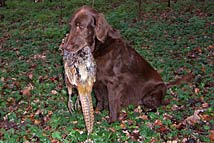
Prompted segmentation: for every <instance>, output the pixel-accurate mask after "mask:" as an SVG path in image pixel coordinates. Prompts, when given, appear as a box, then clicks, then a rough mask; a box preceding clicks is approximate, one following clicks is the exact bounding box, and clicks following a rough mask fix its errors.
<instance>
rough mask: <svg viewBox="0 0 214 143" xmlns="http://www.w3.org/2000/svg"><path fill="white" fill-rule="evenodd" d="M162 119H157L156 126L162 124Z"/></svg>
mask: <svg viewBox="0 0 214 143" xmlns="http://www.w3.org/2000/svg"><path fill="white" fill-rule="evenodd" d="M162 125H163V124H162V121H161V120H155V123H154V126H162Z"/></svg>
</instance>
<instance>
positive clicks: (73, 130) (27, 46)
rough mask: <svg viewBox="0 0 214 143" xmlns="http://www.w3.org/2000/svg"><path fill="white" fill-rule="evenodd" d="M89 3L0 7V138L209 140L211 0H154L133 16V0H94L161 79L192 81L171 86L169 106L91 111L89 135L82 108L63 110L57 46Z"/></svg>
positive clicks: (213, 89)
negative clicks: (112, 117) (117, 115)
mask: <svg viewBox="0 0 214 143" xmlns="http://www.w3.org/2000/svg"><path fill="white" fill-rule="evenodd" d="M90 2H91V1H84V0H72V1H69V0H63V1H62V0H61V1H60V0H56V1H53V2H49V1H48V0H44V2H39V3H34V2H33V1H21V0H7V1H6V4H7V6H6V7H0V21H1V22H0V143H17V142H24V143H32V142H35V143H38V142H41V143H45V142H52V143H58V142H65V143H70V142H74V143H75V142H84V141H86V140H87V139H88V140H91V141H93V142H97V143H101V142H102V143H104V142H106V143H108V142H144V143H158V142H167V143H171V142H172V143H177V142H182V143H201V142H207V143H208V142H214V96H213V95H214V35H213V33H214V16H213V14H214V2H213V1H206V2H196V1H193V0H185V1H178V2H177V3H174V2H172V3H171V8H168V7H167V3H165V2H161V3H156V2H152V1H151V2H148V3H143V5H142V10H141V12H140V15H138V13H139V12H138V3H137V2H136V1H132V0H126V1H125V0H115V1H112V2H109V1H105V0H98V1H95V4H94V6H95V9H97V11H99V12H102V13H104V15H105V16H106V19H107V20H108V22H109V23H110V24H111V25H112V27H114V28H116V29H118V30H120V32H121V35H123V37H124V38H125V39H126V40H127V42H129V43H130V44H131V45H132V46H133V48H135V49H136V50H137V52H138V53H139V54H141V55H142V56H143V57H144V58H145V59H146V60H148V61H149V63H150V64H151V65H152V66H153V67H154V68H155V69H157V70H158V72H159V73H160V74H161V76H162V77H163V79H164V81H166V82H169V81H172V80H174V79H175V78H178V77H181V76H182V75H186V74H189V73H191V74H192V75H193V79H192V80H191V81H190V82H188V83H183V84H181V85H179V86H175V87H172V88H170V89H169V90H168V92H167V96H166V99H167V100H170V104H169V105H167V106H161V107H159V108H158V109H157V111H154V112H146V111H144V108H143V107H133V106H129V107H127V108H124V109H123V110H122V112H121V114H122V115H123V116H124V118H123V120H122V121H118V122H115V123H112V124H109V123H108V118H109V117H108V111H106V110H104V111H102V112H100V113H96V114H95V125H94V130H93V133H92V134H91V135H89V136H87V132H86V129H85V124H84V119H83V115H82V113H81V111H75V112H74V113H73V114H70V113H69V111H68V108H67V100H68V94H67V90H66V87H65V84H64V78H63V65H62V56H61V55H60V51H59V45H60V43H61V39H62V38H63V37H64V36H65V34H66V33H67V32H68V31H69V25H68V21H69V19H70V17H71V15H72V13H73V12H74V11H75V10H76V9H77V8H79V7H80V6H81V5H83V4H87V5H91V4H90ZM74 98H75V97H74ZM73 100H75V99H73ZM93 100H94V106H95V104H96V99H95V98H94V99H93Z"/></svg>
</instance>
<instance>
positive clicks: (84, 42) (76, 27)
mask: <svg viewBox="0 0 214 143" xmlns="http://www.w3.org/2000/svg"><path fill="white" fill-rule="evenodd" d="M109 31H112V28H111V26H110V25H109V24H108V23H107V21H106V20H105V18H104V15H103V14H101V13H98V12H96V11H95V10H94V9H92V8H90V7H88V6H83V7H81V8H80V9H78V10H77V11H76V12H75V13H74V15H73V17H72V18H71V20H70V32H69V35H68V37H67V40H66V41H65V44H64V46H63V48H64V49H65V50H67V51H70V52H77V51H79V50H81V49H82V48H83V47H85V46H89V47H90V48H91V49H92V51H93V50H94V47H95V39H98V40H99V41H100V42H104V41H105V39H106V37H107V35H108V33H109ZM110 33H112V32H110ZM110 35H114V34H110ZM115 35H117V34H115ZM118 35H119V33H118Z"/></svg>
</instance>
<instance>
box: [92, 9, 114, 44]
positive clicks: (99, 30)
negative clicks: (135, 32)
mask: <svg viewBox="0 0 214 143" xmlns="http://www.w3.org/2000/svg"><path fill="white" fill-rule="evenodd" d="M110 29H111V26H110V25H109V24H108V22H107V21H106V19H105V17H104V15H103V14H102V13H99V14H97V16H96V27H95V34H96V37H97V39H98V40H99V41H100V42H104V41H105V38H106V37H107V34H108V31H109V30H110Z"/></svg>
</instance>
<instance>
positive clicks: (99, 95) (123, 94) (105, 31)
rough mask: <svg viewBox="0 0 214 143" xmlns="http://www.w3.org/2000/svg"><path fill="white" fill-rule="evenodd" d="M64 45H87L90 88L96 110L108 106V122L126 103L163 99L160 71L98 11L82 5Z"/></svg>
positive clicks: (75, 47) (149, 104)
mask: <svg viewBox="0 0 214 143" xmlns="http://www.w3.org/2000/svg"><path fill="white" fill-rule="evenodd" d="M70 29H71V30H70V33H69V37H68V40H67V42H66V43H65V45H64V49H67V50H68V51H69V50H70V51H76V50H79V49H81V48H82V47H84V46H85V45H87V46H89V47H90V48H91V49H92V51H93V56H94V58H95V61H96V65H97V73H96V82H95V84H94V92H95V96H96V99H97V106H96V110H102V109H104V108H106V109H109V113H110V119H109V122H114V121H116V120H118V117H119V112H120V110H121V108H122V107H126V106H127V105H129V104H132V105H135V106H137V105H143V106H146V107H149V108H157V107H158V106H160V105H161V104H162V103H163V98H164V95H165V94H166V90H167V85H166V84H165V83H164V82H163V80H162V78H161V76H160V74H159V73H158V72H157V71H156V70H155V69H154V68H153V67H152V66H151V65H150V64H149V63H148V62H147V61H146V60H145V59H144V58H143V57H142V56H140V55H139V54H138V53H137V52H136V51H135V50H134V49H133V48H131V47H130V46H129V45H128V44H127V43H126V42H125V41H124V40H123V38H122V37H121V35H120V34H119V32H118V31H117V30H115V29H113V28H112V27H111V26H110V25H109V24H108V22H107V21H106V19H105V17H104V15H103V14H102V13H98V12H97V11H95V10H94V9H92V8H90V7H87V6H83V7H81V8H80V9H78V10H77V11H76V12H75V13H74V15H73V17H72V18H71V21H70Z"/></svg>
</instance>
